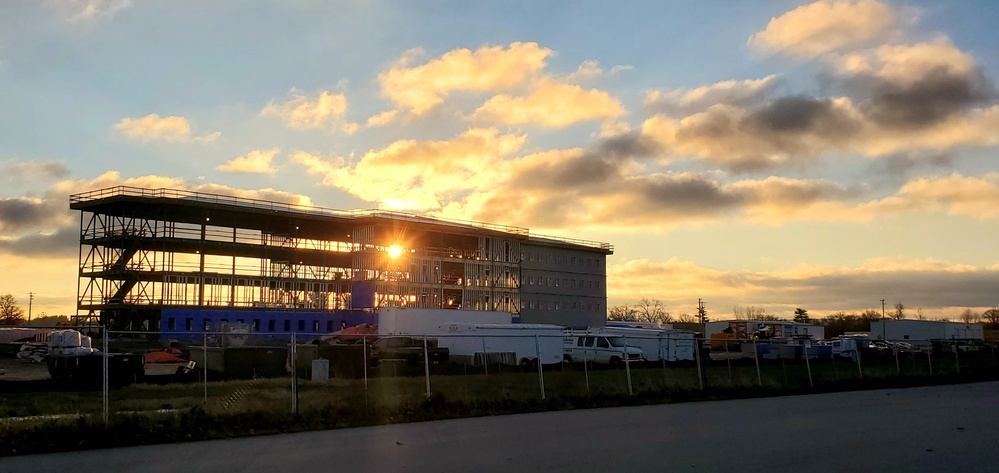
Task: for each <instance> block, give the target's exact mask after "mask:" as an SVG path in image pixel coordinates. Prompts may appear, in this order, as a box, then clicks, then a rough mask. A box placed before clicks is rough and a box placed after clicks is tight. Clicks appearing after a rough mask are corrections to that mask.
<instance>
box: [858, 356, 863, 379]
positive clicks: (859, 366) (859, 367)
mask: <svg viewBox="0 0 999 473" xmlns="http://www.w3.org/2000/svg"><path fill="white" fill-rule="evenodd" d="M857 371H859V372H860V379H864V367H863V366H861V361H860V350H857Z"/></svg>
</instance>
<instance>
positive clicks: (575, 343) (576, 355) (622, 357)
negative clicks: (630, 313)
mask: <svg viewBox="0 0 999 473" xmlns="http://www.w3.org/2000/svg"><path fill="white" fill-rule="evenodd" d="M562 340H563V351H564V358H565V361H567V362H572V363H582V362H587V363H606V364H611V365H618V364H621V363H622V362H624V361H629V362H631V361H641V359H642V350H641V349H640V348H638V347H634V346H627V344H626V343H625V338H624V337H622V336H620V335H613V334H608V333H603V332H595V331H585V332H576V331H568V332H566V333H565V336H564V337H563V339H562Z"/></svg>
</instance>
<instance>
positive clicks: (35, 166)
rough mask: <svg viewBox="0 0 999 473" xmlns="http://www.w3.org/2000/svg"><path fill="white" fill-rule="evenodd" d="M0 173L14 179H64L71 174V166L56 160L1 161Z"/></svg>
mask: <svg viewBox="0 0 999 473" xmlns="http://www.w3.org/2000/svg"><path fill="white" fill-rule="evenodd" d="M0 174H3V175H5V176H7V178H8V180H12V181H23V180H29V181H30V180H36V179H42V180H48V179H62V178H65V177H67V176H69V168H67V167H66V165H65V164H63V163H60V162H56V161H26V162H19V161H9V162H8V163H6V164H4V163H0Z"/></svg>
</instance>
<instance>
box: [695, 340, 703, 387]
mask: <svg viewBox="0 0 999 473" xmlns="http://www.w3.org/2000/svg"><path fill="white" fill-rule="evenodd" d="M703 344H704V340H699V339H698V338H697V337H694V361H695V362H696V363H697V385H698V386H699V387H700V388H701V390H704V377H703V376H701V346H702V345H703Z"/></svg>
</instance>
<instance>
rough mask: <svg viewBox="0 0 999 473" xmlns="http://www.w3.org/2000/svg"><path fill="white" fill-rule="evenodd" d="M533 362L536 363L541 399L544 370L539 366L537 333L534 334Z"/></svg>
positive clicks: (539, 345) (539, 355)
mask: <svg viewBox="0 0 999 473" xmlns="http://www.w3.org/2000/svg"><path fill="white" fill-rule="evenodd" d="M534 362H535V363H537V364H538V382H539V383H541V400H542V401H543V400H544V399H545V372H544V369H543V368H541V343H540V342H539V338H538V334H534Z"/></svg>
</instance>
